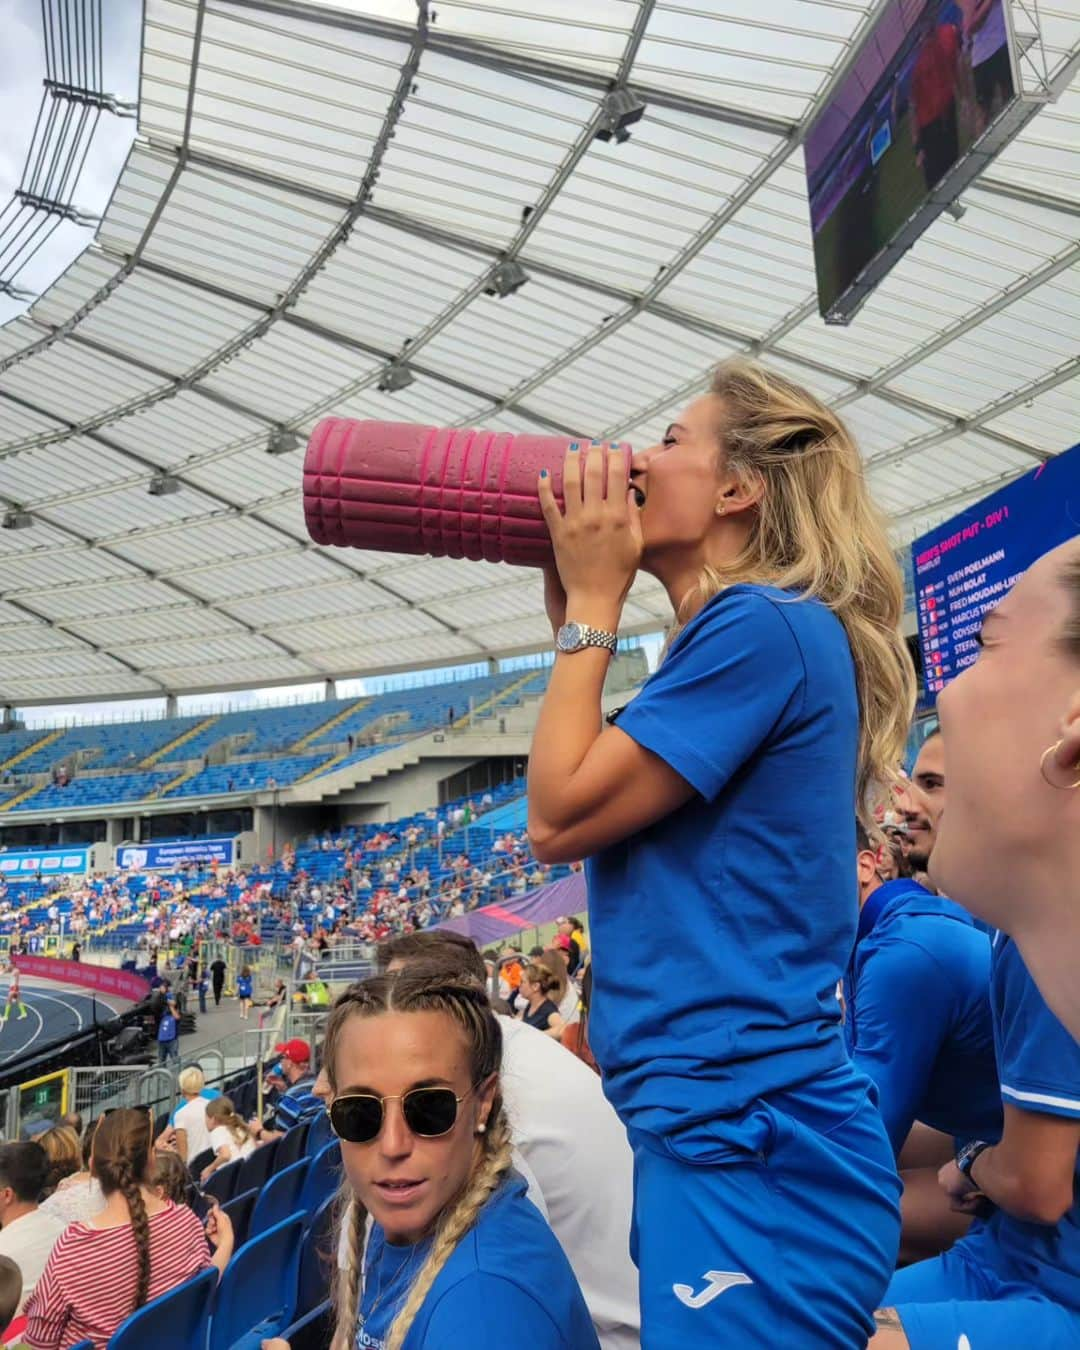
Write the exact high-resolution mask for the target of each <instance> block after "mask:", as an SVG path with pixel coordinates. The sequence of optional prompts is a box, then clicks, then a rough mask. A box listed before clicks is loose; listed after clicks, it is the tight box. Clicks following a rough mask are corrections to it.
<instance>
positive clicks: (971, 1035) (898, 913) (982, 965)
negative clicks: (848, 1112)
mask: <svg viewBox="0 0 1080 1350" xmlns="http://www.w3.org/2000/svg"><path fill="white" fill-rule="evenodd" d="M844 1000H845V1003H846V1005H847V1010H846V1015H845V1019H844V1034H845V1038H846V1040H847V1043H848V1049H849V1050H850V1052H851V1055H852V1058H853V1059H854V1060H855V1063H856V1064H857V1065H858V1066H859V1068H860V1069H862V1070H863V1072H864V1073H866V1074H867V1075H868V1076H869V1077H870V1078H872V1079H873V1081H874V1083H875V1084H876V1085H877V1089H878V1105H879V1107H880V1109H881V1115H882V1118H883V1119H884V1121H885V1128H886V1129H887V1130H888V1132H889V1139H890V1141H891V1142H892V1146H893V1151H894V1152H895V1153H899V1152H900V1150H901V1148H902V1147H903V1145H904V1140H905V1139H906V1138H907V1136H908V1132H909V1131H910V1129H911V1126H912V1123H913V1122H914V1121H915V1120H921V1121H923V1122H924V1123H925V1124H927V1125H932V1126H933V1127H934V1128H935V1129H938V1130H943V1131H944V1132H945V1133H946V1134H951V1135H954V1136H955V1137H956V1138H957V1139H958V1140H960V1141H961V1142H963V1143H966V1142H967V1141H968V1140H970V1139H986V1140H989V1141H991V1142H993V1141H996V1140H997V1139H999V1138H1000V1137H1001V1095H1000V1091H999V1088H998V1076H997V1062H996V1059H995V1056H994V1023H993V1017H992V1016H991V1011H990V939H989V938H988V937H987V936H986V934H985V933H983V932H981V931H980V930H979V929H978V928H976V927H975V925H974V923H973V922H972V919H971V916H970V915H969V914H968V913H967V911H966V910H963V909H961V908H960V906H959V905H957V904H954V903H953V902H952V901H951V900H947V899H946V898H945V897H944V896H941V895H934V894H933V893H932V892H931V891H928V890H927V889H926V888H925V887H924V886H920V885H919V884H918V882H915V881H889V882H886V883H885V885H883V886H879V887H878V889H877V890H876V891H875V892H874V893H873V894H872V895H871V896H870V898H869V899H868V900H867V902H866V904H865V905H864V906H863V910H862V913H861V915H860V916H859V933H858V939H857V941H856V944H855V951H854V952H853V954H852V958H851V962H850V965H849V966H848V973H847V975H846V976H845V978H844Z"/></svg>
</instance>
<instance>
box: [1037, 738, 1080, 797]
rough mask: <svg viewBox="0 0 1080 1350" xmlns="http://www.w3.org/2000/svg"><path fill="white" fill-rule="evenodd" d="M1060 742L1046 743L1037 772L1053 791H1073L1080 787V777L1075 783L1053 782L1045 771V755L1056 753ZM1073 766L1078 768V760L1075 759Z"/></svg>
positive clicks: (1079, 766) (1079, 763) (1079, 762)
mask: <svg viewBox="0 0 1080 1350" xmlns="http://www.w3.org/2000/svg"><path fill="white" fill-rule="evenodd" d="M1061 744H1062V742H1061V741H1055V742H1054V744H1053V745H1048V746H1047V747H1046V749H1045V750H1044V751H1043V752H1042V758H1041V759H1040V760H1039V773H1040V774H1041V775H1042V780H1043V782H1044V783H1045V784H1046V785H1047V787H1052V788H1053V789H1054V790H1055V792H1075V791H1076V789H1077V788H1080V778H1078V779H1077V780H1076V782H1075V783H1055V782H1054V781H1053V779H1052V778H1051V777H1050V775H1049V774H1048V773H1047V772H1046V760H1047V757H1048V756H1049V755H1053V754H1056V753H1057V751H1058V750H1059V749H1060V748H1061ZM1073 768H1074V769H1076V770H1080V761H1077V763H1076V764H1074V765H1073Z"/></svg>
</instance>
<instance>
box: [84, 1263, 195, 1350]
mask: <svg viewBox="0 0 1080 1350" xmlns="http://www.w3.org/2000/svg"><path fill="white" fill-rule="evenodd" d="M217 1282H218V1273H217V1269H216V1267H214V1266H209V1267H208V1268H207V1269H206V1270H203V1271H200V1272H199V1274H198V1275H193V1276H192V1277H191V1279H190V1280H185V1281H184V1283H183V1284H178V1285H177V1286H176V1288H175V1289H170V1290H169V1292H168V1293H167V1294H162V1295H161V1296H160V1297H159V1298H155V1299H154V1300H153V1301H152V1302H150V1303H147V1304H146V1305H145V1306H144V1307H142V1308H137V1309H136V1310H135V1312H133V1313H132V1314H131V1316H130V1317H128V1318H126V1319H125V1320H124V1321H123V1322H121V1324H120V1326H119V1327H118V1328H117V1330H116V1331H115V1332H114V1333H113V1334H112V1336H110V1337H109V1350H146V1347H147V1346H148V1345H159V1346H166V1345H176V1346H191V1347H195V1346H201V1345H202V1343H203V1341H204V1340H205V1339H206V1328H207V1324H208V1323H209V1320H210V1300H211V1299H212V1298H213V1295H214V1290H215V1289H216V1288H217ZM87 1344H88V1345H89V1344H90V1342H89V1341H88V1342H87Z"/></svg>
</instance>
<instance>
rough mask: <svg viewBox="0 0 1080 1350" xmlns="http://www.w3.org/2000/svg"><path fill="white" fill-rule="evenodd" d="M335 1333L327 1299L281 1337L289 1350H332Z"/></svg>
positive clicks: (300, 1318)
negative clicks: (332, 1337) (331, 1338)
mask: <svg viewBox="0 0 1080 1350" xmlns="http://www.w3.org/2000/svg"><path fill="white" fill-rule="evenodd" d="M333 1332H334V1309H333V1305H332V1304H331V1302H330V1300H329V1299H328V1298H327V1299H324V1300H323V1301H322V1302H321V1303H319V1304H318V1305H317V1306H316V1307H314V1308H312V1309H311V1310H310V1312H307V1313H305V1314H304V1315H303V1316H302V1317H298V1318H297V1319H296V1321H295V1322H293V1323H292V1325H291V1326H288V1327H286V1328H285V1330H284V1331H282V1332H281V1337H282V1340H284V1341H287V1342H288V1345H289V1350H330V1337H331V1336H332V1335H333ZM87 1345H89V1341H88V1342H87Z"/></svg>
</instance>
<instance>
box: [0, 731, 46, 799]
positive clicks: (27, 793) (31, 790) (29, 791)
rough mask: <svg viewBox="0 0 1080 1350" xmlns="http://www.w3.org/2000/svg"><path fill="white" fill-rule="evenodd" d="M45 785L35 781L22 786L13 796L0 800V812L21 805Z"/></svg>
mask: <svg viewBox="0 0 1080 1350" xmlns="http://www.w3.org/2000/svg"><path fill="white" fill-rule="evenodd" d="M39 748H40V746H34V749H35V750H37V749H39ZM47 786H48V784H47V783H35V784H34V786H33V787H28V788H23V790H22V792H18V793H16V794H15V796H14V797H9V798H8V799H7V801H6V802H0V812H2V811H10V810H12V809H13V808H14V807H16V806H21V805H22V803H23V802H25V801H27V800H29V798H31V797H33V796H34V795H35V793H38V792H40V791H41V789H42V788H43V787H47Z"/></svg>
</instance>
